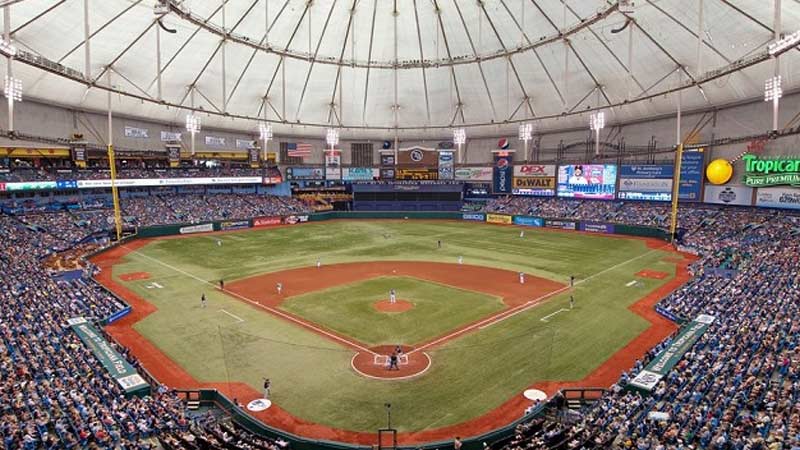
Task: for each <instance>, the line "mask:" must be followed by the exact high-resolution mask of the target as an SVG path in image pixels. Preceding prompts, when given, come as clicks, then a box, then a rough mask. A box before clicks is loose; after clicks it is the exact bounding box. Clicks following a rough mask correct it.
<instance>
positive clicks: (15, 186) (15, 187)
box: [0, 181, 58, 192]
mask: <svg viewBox="0 0 800 450" xmlns="http://www.w3.org/2000/svg"><path fill="white" fill-rule="evenodd" d="M57 187H58V184H57V183H56V182H55V181H23V182H11V183H0V191H6V192H15V191H41V190H45V189H56V188H57Z"/></svg>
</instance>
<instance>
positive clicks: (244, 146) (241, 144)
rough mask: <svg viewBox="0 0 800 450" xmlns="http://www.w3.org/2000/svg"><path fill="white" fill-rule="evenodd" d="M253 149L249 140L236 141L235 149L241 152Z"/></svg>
mask: <svg viewBox="0 0 800 450" xmlns="http://www.w3.org/2000/svg"><path fill="white" fill-rule="evenodd" d="M253 147H255V145H253V141H252V140H251V139H236V148H238V149H241V150H249V149H251V148H253Z"/></svg>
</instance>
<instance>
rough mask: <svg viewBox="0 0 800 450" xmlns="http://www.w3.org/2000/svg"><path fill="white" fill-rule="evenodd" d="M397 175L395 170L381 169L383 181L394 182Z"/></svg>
mask: <svg viewBox="0 0 800 450" xmlns="http://www.w3.org/2000/svg"><path fill="white" fill-rule="evenodd" d="M395 175H396V174H395V172H394V169H385V168H381V180H394V177H395Z"/></svg>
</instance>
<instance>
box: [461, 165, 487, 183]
mask: <svg viewBox="0 0 800 450" xmlns="http://www.w3.org/2000/svg"><path fill="white" fill-rule="evenodd" d="M493 173H494V169H493V168H492V167H459V168H458V169H456V170H455V179H456V180H459V181H492V175H493Z"/></svg>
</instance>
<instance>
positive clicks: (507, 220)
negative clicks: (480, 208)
mask: <svg viewBox="0 0 800 450" xmlns="http://www.w3.org/2000/svg"><path fill="white" fill-rule="evenodd" d="M486 222H487V223H501V224H503V225H511V223H512V222H513V218H512V216H509V215H508V214H486Z"/></svg>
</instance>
